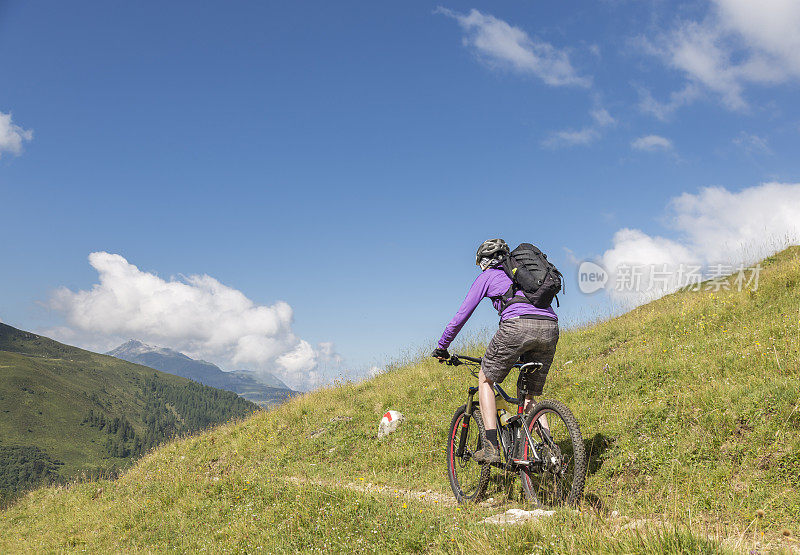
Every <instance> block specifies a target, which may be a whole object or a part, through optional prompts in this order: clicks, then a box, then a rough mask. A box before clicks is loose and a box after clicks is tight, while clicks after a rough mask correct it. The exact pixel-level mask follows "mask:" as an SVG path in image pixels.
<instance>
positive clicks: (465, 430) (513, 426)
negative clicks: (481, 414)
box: [448, 355, 542, 470]
mask: <svg viewBox="0 0 800 555" xmlns="http://www.w3.org/2000/svg"><path fill="white" fill-rule="evenodd" d="M461 359H464V360H465V361H466V363H467V364H472V365H474V364H476V363H477V362H478V361H479V360H480V359H473V358H471V357H465V356H456V355H454V356H453V357H451V359H450V360H449V361H448V363H449V364H452V365H455V366H458V365H460V364H464V363H465V362H464V361H462V360H461ZM514 367H515V368H520V370H521V371H524V369H525V368H526V367H528V368H530V367H537V368H536V369H538V368H541V364H540V363H527V364H521V363H518V364H515V365H514ZM534 371H535V370H534ZM472 374H473V375H475V376H477V373H476V372H475V371H474V370H473V371H472ZM493 389H494V391H495V394H496V395H497V396H500V397H501V398H502V399H503V400H504V401H505V402H506V403H508V404H509V405H516V407H517V411H516V414H514V415H513V416H512V417H510V418H509V419H507V420H506V423H505V424H504V423H503V422H502V420H501V419H500V414H499V409H498V414H496V415H495V416H496V418H497V429H498V434H497V439H498V442H499V445H500V451H501V453H502V457H503V459H505V463H503V462H500V463H493V466H496V467H498V468H500V469H503V470H514V469H515V468H516V467H519V466H530V465H532V464H538V463H542V459H541V457H540V456H539V453H538V449H536V448H535V447H536V445H537V443H536V442H535V441H534V439H533V436H531V433H530V430H528V429H527V427H525V426H523V425H522V423H523V421H524V414H525V397H524V396H522V395H519V396H518V397H511V396H510V395H509V394H508V393H506V391H505V390H504V389H503V388H502V387H501V386H500V385H499V384H493ZM477 392H478V388H477V387H475V386H470V387H469V388H468V389H467V403H466V412H465V415H464V420H463V423H462V424H461V433H460V435H459V438H458V448H457V450H456V453H455V454H456V456H457V457H463V456H464V449H465V446H466V442H467V436H468V434H469V422H470V420H471V418H472V415H473V412H474V409H475V405H476V404H478V403H477V402H476V401H475V394H476V393H477ZM533 408H534V406H531V410H533ZM520 428H521V429H523V430H524V431H525V434H524V436H523V435H522V434H520V433H515V432H516V431H517V430H519V429H520ZM503 432H506V433H507V434H508V435H510V437H511V444H510V445H506V439H505V436H506V434H504V433H503ZM523 437H524V439H523ZM521 440H522V441H524V440H527V441H528V442H530V445H531V446H532V447H533V449H531V453H532V454H533V458H534V460H526V461H523V460H520V459H516V458H514V455H515V454H516V453H518V442H519V441H521Z"/></svg>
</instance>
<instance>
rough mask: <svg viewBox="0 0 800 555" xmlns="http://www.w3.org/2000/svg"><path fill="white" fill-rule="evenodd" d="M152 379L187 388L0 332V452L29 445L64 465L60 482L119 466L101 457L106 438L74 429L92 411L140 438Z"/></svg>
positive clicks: (180, 381)
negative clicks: (120, 421)
mask: <svg viewBox="0 0 800 555" xmlns="http://www.w3.org/2000/svg"><path fill="white" fill-rule="evenodd" d="M153 374H156V375H158V377H159V379H160V380H161V381H162V382H163V383H166V384H170V385H172V386H175V387H179V388H184V387H185V385H186V384H187V383H189V382H188V380H186V379H185V378H180V377H178V376H173V375H171V374H165V373H162V372H156V371H155V370H153V369H151V368H146V367H143V366H140V365H138V364H132V363H129V362H125V361H123V360H120V359H117V358H114V357H110V356H105V355H99V354H96V353H91V352H89V351H84V350H82V349H78V348H76V347H71V346H68V345H63V344H61V343H58V342H56V341H53V340H51V339H48V338H46V337H42V336H38V335H35V334H32V333H28V332H25V331H22V330H17V329H16V328H12V327H10V326H6V325H4V324H0V445H11V446H24V445H35V446H37V447H39V448H41V449H43V450H44V451H46V452H47V453H48V454H49V455H51V456H52V457H54V458H55V459H58V460H60V461H61V462H63V463H64V466H63V467H61V469H60V472H59V473H60V474H61V475H62V476H65V477H72V476H76V475H78V474H79V473H82V472H93V471H97V470H98V469H104V468H109V466H110V465H114V464H116V465H120V464H125V463H126V462H127V459H123V458H116V457H108V456H107V454H106V450H105V443H106V441H107V439H108V437H109V435H108V434H107V433H106V432H105V431H101V430H99V429H97V428H91V427H89V426H86V425H81V422H82V421H83V418H84V417H85V416H86V415H87V414H88V413H89V411H90V410H94V411H95V412H97V413H100V412H102V413H103V414H104V415H106V416H107V417H110V418H114V417H117V416H125V417H126V418H127V419H128V420H129V421H130V422H131V424H132V425H133V426H134V428H135V429H136V431H137V432H139V433H143V432H144V424H143V422H142V417H141V412H142V408H143V405H142V385H143V384H144V381H145V377H146V376H152V375H153ZM208 391H213V390H211V389H209V390H208ZM231 395H233V394H231ZM98 401H99V402H98ZM248 405H249V404H248ZM252 408H253V409H255V407H254V406H252Z"/></svg>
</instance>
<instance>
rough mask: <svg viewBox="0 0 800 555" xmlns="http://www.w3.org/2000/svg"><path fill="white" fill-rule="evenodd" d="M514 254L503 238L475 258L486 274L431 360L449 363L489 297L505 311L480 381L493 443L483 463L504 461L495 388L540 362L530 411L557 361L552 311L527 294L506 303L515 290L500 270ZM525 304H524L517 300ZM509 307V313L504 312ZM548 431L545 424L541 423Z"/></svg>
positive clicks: (480, 455) (478, 456) (480, 457)
mask: <svg viewBox="0 0 800 555" xmlns="http://www.w3.org/2000/svg"><path fill="white" fill-rule="evenodd" d="M508 254H509V249H508V245H507V244H506V242H505V241H503V240H502V239H490V240H488V241H484V242H483V243H482V244H481V246H480V247H478V252H477V254H476V256H475V264H476V265H478V266H479V267H480V268H481V274H480V275H479V276H478V277H477V279H476V280H475V282H474V283H473V284H472V287H470V289H469V292H468V293H467V297H466V298H465V299H464V302H463V303H462V304H461V308H459V309H458V312H456V315H455V316H454V317H453V319H452V320H451V321H450V323H449V324H448V325H447V327H446V328H445V330H444V333H443V334H442V337H441V339H439V343H438V347H437V348H436V349H435V350H434V351H433V354H432V356H434V357H435V358H437V359H439V362H444V361H446V360H447V359H449V358H450V354H449V353H448V352H447V348H448V347H449V346H450V343H452V342H453V340H454V339H455V337H456V335H457V334H458V332H459V331H461V328H462V327H463V326H464V324H465V323H466V322H467V320H468V319H469V317H470V316H472V313H473V312H474V311H475V308H477V306H478V304H479V303H480V302H481V300H482V299H483V298H484V297H489V298H490V299H491V300H492V304H493V305H494V307H495V309H496V310H497V311H498V312H500V327H499V329H498V330H497V333H495V335H494V337H493V338H492V341H491V342H490V343H489V347H488V348H487V349H486V354H485V355H484V356H483V361H482V362H481V371H480V374H479V376H478V401H479V404H480V409H481V415H482V416H483V423H484V426H485V428H486V439H487V440H488V441H489V443H488V444H487V445H485V446H484V447H483V448H482V449H480V450H478V451H477V452H476V453H475V460H476V461H477V462H479V463H481V464H483V463H493V462H499V461H500V450H499V447H498V440H497V420H496V419H497V407H496V403H495V393H494V390H493V385H494V384H495V383H502V382H503V380H504V379H505V378H506V376H508V374H509V372H510V371H511V368H512V367H513V366H514V364H515V363H516V362H518V361H519V360H520V358H522V360H523V361H524V362H540V363H542V364H543V366H542V368H541V370H539V371H537V372H536V374H535V376H536V379H535V382H534V383H533V395H529V396H527V397H526V407H527V405H528V403H529V402H530V401H531V400H532V399H533V397H534V396H538V395H541V394H542V388H543V387H544V382H545V379H546V377H547V371H548V370H549V369H550V365H551V364H552V362H553V357H554V356H555V352H556V343H558V317H557V316H556V313H555V311H554V310H553V308H552V307H551V306H548V307H547V308H537V307H535V306H533V304H531V303H530V302H528V301H527V299H525V295H524V293H523V292H522V291H519V292H517V293H516V295H517V296H522V299H524V300H522V301H521V302H514V303H510V304H509V303H504V302H503V299H502V296H503V295H504V294H505V293H507V292H508V291H509V290H510V288H511V287H512V286H513V282H512V281H511V278H509V277H508V276H507V275H506V273H505V271H504V270H503V269H502V268H498V266H499V265H500V264H501V262H502V260H503V258H504V257H505V256H507V255H508ZM515 300H516V301H520V299H516V298H515ZM504 305H505V309H504V310H502V308H503V306H504ZM542 423H543V424H544V425H545V426H546V425H547V424H546V422H542Z"/></svg>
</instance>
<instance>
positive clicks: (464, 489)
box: [447, 405, 490, 503]
mask: <svg viewBox="0 0 800 555" xmlns="http://www.w3.org/2000/svg"><path fill="white" fill-rule="evenodd" d="M466 411H467V406H466V405H461V406H460V407H458V409H457V410H456V413H455V414H454V415H453V421H452V422H451V423H450V430H449V433H448V436H447V437H448V441H447V477H448V478H449V479H450V487H451V488H452V489H453V495H454V496H455V498H456V500H457V501H458V502H459V503H466V502H470V501H472V502H474V501H478V500H479V499H480V497H481V495H483V494H484V492H485V491H486V485H487V483H488V481H489V470H490V468H489V465H488V464H487V465H481V464H478V462H476V461H475V459H474V458H473V455H474V454H475V451H477V450H478V449H480V448H481V447H482V446H483V441H484V438H485V437H486V435H485V432H484V431H483V428H484V426H483V418H482V417H481V410H480V409H479V408H478V407H477V406H476V407H475V408H474V409H473V411H472V416H471V417H470V418H469V421H468V422H467V421H466V420H467V419H466ZM464 424H466V427H464ZM462 434H466V435H465V437H464V439H465V441H464V443H463V447H464V448H463V450H462V451H461V452H459V445H461V439H462Z"/></svg>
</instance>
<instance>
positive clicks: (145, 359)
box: [106, 339, 298, 407]
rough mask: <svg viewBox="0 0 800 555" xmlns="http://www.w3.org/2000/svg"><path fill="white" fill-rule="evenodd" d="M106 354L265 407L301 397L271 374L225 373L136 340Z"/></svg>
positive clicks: (177, 353) (216, 367) (214, 366)
mask: <svg viewBox="0 0 800 555" xmlns="http://www.w3.org/2000/svg"><path fill="white" fill-rule="evenodd" d="M106 354H108V355H110V356H113V357H117V358H121V359H122V360H127V361H128V362H135V363H137V364H142V365H144V366H149V367H150V368H155V369H156V370H161V371H162V372H168V373H170V374H175V375H176V376H183V377H184V378H189V379H190V380H194V381H196V382H199V383H202V384H204V385H208V386H211V387H216V388H218V389H225V390H227V391H233V392H234V393H237V394H239V395H241V396H242V397H244V398H245V399H248V400H250V401H253V402H254V403H258V404H259V405H261V406H263V407H271V406H274V405H277V404H279V403H281V402H283V401H285V400H286V399H288V398H289V397H291V396H293V395H298V392H297V391H293V390H291V389H290V388H289V387H288V386H287V385H286V384H285V383H283V382H282V381H281V380H279V379H278V378H276V377H275V376H273V375H272V374H270V373H268V372H265V373H261V372H258V373H257V372H252V371H249V370H238V371H235V372H223V371H222V370H221V369H220V368H219V366H217V365H215V364H212V363H210V362H206V361H204V360H195V359H193V358H190V357H188V356H186V355H184V354H183V353H179V352H178V351H173V350H172V349H168V348H166V347H157V346H154V345H147V344H146V343H142V342H141V341H136V340H133V339H132V340H130V341H128V342H127V343H123V344H122V345H120V346H119V347H117V348H116V349H114V350H112V351H109V352H108V353H106Z"/></svg>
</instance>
